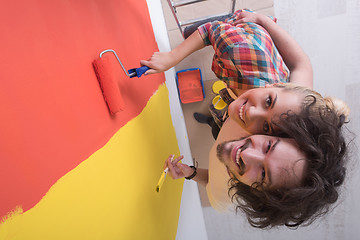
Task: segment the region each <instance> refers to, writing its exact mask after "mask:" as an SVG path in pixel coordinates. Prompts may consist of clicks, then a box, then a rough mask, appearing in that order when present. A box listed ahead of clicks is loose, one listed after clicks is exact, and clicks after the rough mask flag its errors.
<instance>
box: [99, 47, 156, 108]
mask: <svg viewBox="0 0 360 240" xmlns="http://www.w3.org/2000/svg"><path fill="white" fill-rule="evenodd" d="M107 52H112V53H113V54H114V55H115V57H116V59H117V61H118V62H119V63H120V66H121V68H122V69H123V70H124V72H125V74H126V75H127V76H128V77H129V78H133V77H141V76H142V75H143V74H144V73H145V72H146V71H147V70H149V69H150V68H149V67H147V66H142V67H140V68H132V69H130V70H129V71H126V70H125V68H124V66H123V64H122V63H121V61H120V59H119V57H118V56H117V54H116V52H115V51H114V50H112V49H107V50H104V51H102V52H101V53H100V56H99V58H97V59H95V60H94V61H93V67H94V71H95V74H96V77H97V79H98V81H99V84H100V87H101V90H102V93H103V96H104V99H105V102H106V104H107V106H108V108H109V110H110V113H111V114H115V113H117V112H119V111H123V110H124V109H125V102H124V100H123V98H122V95H121V92H120V88H119V86H118V84H117V81H116V80H115V75H114V72H113V71H112V68H111V62H110V57H109V56H103V55H104V53H107Z"/></svg>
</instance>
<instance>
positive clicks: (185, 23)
mask: <svg viewBox="0 0 360 240" xmlns="http://www.w3.org/2000/svg"><path fill="white" fill-rule="evenodd" d="M227 14H229V13H220V14H215V15H210V16H206V17H200V18H193V19H189V20H185V21H181V22H180V26H182V27H183V26H188V25H191V24H194V23H197V22H201V21H204V20H206V19H208V18H213V17H220V16H224V15H227Z"/></svg>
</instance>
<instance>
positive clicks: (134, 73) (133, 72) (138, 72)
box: [128, 66, 150, 78]
mask: <svg viewBox="0 0 360 240" xmlns="http://www.w3.org/2000/svg"><path fill="white" fill-rule="evenodd" d="M149 69H150V68H149V67H147V66H142V67H139V68H132V69H130V70H129V71H128V72H129V75H130V78H133V77H141V76H142V75H143V74H144V73H145V72H146V71H147V70H149Z"/></svg>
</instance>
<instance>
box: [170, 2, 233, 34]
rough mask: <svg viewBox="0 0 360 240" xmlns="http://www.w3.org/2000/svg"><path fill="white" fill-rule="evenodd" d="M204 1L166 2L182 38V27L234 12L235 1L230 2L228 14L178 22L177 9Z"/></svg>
mask: <svg viewBox="0 0 360 240" xmlns="http://www.w3.org/2000/svg"><path fill="white" fill-rule="evenodd" d="M204 1H206V0H177V1H172V0H167V2H168V4H169V7H170V9H171V12H172V14H173V15H174V18H175V21H176V24H177V25H178V28H179V30H180V32H181V35H182V36H183V37H184V31H183V27H186V26H188V25H191V24H194V23H197V22H201V21H204V20H206V19H208V18H213V17H220V16H224V15H227V14H229V13H234V11H235V4H236V0H231V9H230V11H229V12H225V13H220V14H214V15H209V16H205V17H199V18H194V19H190V20H185V21H179V19H178V16H177V8H179V7H183V6H186V5H190V4H195V3H198V2H204Z"/></svg>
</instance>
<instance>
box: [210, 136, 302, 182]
mask: <svg viewBox="0 0 360 240" xmlns="http://www.w3.org/2000/svg"><path fill="white" fill-rule="evenodd" d="M217 156H218V158H219V159H220V161H221V162H222V163H224V164H225V166H226V167H227V169H228V172H229V175H230V177H233V178H236V179H237V180H239V181H240V182H242V183H244V184H246V185H248V186H251V185H252V184H253V183H256V182H259V183H263V184H264V187H265V188H268V189H274V188H280V187H294V186H297V185H299V184H300V183H301V181H302V179H303V175H304V169H305V166H306V160H305V154H304V153H303V152H301V151H300V150H299V149H298V146H297V145H296V143H295V141H294V140H292V139H286V138H278V137H273V136H266V135H252V136H249V137H247V138H242V139H240V140H234V141H228V142H224V143H221V144H219V145H218V147H217Z"/></svg>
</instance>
